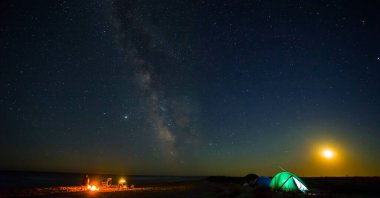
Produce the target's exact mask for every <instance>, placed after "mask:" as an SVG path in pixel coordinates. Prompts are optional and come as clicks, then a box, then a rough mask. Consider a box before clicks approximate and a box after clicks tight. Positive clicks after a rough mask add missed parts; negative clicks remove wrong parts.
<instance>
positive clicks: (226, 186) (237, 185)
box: [0, 172, 380, 198]
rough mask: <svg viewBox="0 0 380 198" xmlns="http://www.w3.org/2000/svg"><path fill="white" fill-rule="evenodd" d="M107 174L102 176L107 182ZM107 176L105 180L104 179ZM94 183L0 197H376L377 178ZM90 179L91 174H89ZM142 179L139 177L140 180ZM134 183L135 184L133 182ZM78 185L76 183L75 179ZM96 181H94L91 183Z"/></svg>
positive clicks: (282, 175) (215, 178) (0, 194)
mask: <svg viewBox="0 0 380 198" xmlns="http://www.w3.org/2000/svg"><path fill="white" fill-rule="evenodd" d="M108 176H109V175H105V176H104V177H103V178H104V179H105V181H109V177H108ZM107 177H108V179H107ZM111 177H112V178H113V179H114V180H115V181H116V182H115V183H112V182H111V183H106V184H100V185H99V186H98V185H95V187H94V188H93V189H92V187H93V186H91V188H90V187H89V188H87V189H84V190H83V189H81V187H80V186H79V185H77V186H75V185H74V186H73V185H66V186H55V187H54V186H51V187H33V188H30V187H29V188H28V187H22V188H14V189H13V190H4V189H3V190H1V189H0V197H115V198H118V197H136V198H147V197H173V198H174V197H200V198H201V197H205V198H227V197H229V198H248V197H250V198H255V197H317V198H334V197H337V198H342V197H344V198H351V197H352V198H354V197H370V198H371V197H373V198H375V197H379V196H380V193H379V190H378V186H380V177H298V176H297V175H295V174H294V173H290V172H278V173H277V174H276V175H274V176H270V177H268V176H259V175H257V174H253V173H251V174H247V175H246V176H244V177H227V176H210V177H191V178H187V177H182V178H171V180H168V178H162V177H161V178H160V177H150V178H151V179H152V180H150V182H147V180H146V179H144V180H145V182H139V181H138V179H137V178H135V179H131V180H128V178H133V177H127V178H125V179H120V180H118V181H119V182H121V184H123V186H122V188H120V187H119V186H118V181H117V180H116V178H118V177H116V176H111ZM91 178H93V177H91ZM141 181H142V180H141ZM136 182H137V183H136ZM78 184H79V182H78ZM91 184H95V183H91Z"/></svg>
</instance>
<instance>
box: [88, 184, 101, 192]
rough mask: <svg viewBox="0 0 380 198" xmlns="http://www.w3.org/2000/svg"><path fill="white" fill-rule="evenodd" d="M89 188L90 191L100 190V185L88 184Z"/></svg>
mask: <svg viewBox="0 0 380 198" xmlns="http://www.w3.org/2000/svg"><path fill="white" fill-rule="evenodd" d="M87 189H88V190H90V191H98V190H99V187H96V186H95V185H92V186H91V185H88V186H87Z"/></svg>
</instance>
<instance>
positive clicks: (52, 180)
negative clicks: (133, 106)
mask: <svg viewBox="0 0 380 198" xmlns="http://www.w3.org/2000/svg"><path fill="white" fill-rule="evenodd" d="M83 176H84V174H78V173H45V172H0V190H1V189H18V188H36V187H56V186H79V185H81V181H82V177H83ZM89 177H90V183H92V184H97V185H99V183H100V182H101V181H105V180H106V179H107V178H112V180H113V184H117V182H118V180H119V178H120V177H126V178H127V183H128V185H131V184H134V185H138V184H153V183H167V182H180V181H194V180H199V179H202V177H183V176H133V175H132V176H125V175H110V174H89Z"/></svg>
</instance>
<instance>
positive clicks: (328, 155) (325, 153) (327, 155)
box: [323, 150, 334, 159]
mask: <svg viewBox="0 0 380 198" xmlns="http://www.w3.org/2000/svg"><path fill="white" fill-rule="evenodd" d="M323 156H324V157H325V158H329V159H330V158H332V157H334V153H333V152H332V151H331V150H324V151H323Z"/></svg>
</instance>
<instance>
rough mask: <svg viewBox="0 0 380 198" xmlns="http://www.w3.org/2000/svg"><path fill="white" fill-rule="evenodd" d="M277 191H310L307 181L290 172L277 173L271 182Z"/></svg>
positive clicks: (271, 185)
mask: <svg viewBox="0 0 380 198" xmlns="http://www.w3.org/2000/svg"><path fill="white" fill-rule="evenodd" d="M269 187H270V188H271V189H272V190H275V191H285V192H303V193H305V192H306V191H308V189H307V187H306V185H305V183H304V182H303V181H302V180H301V179H300V178H299V177H298V176H297V175H295V174H293V173H290V172H280V173H277V175H275V176H274V177H273V179H272V181H271V182H270V184H269Z"/></svg>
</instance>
